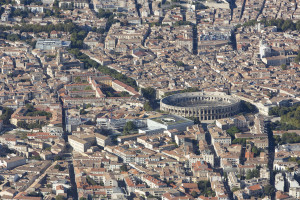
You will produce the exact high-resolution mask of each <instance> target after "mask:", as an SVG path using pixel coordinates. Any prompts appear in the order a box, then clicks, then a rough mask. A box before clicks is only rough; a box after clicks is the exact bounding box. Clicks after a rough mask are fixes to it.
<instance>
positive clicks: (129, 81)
mask: <svg viewBox="0 0 300 200" xmlns="http://www.w3.org/2000/svg"><path fill="white" fill-rule="evenodd" d="M69 52H70V53H72V54H74V55H75V56H76V58H78V59H79V60H80V61H82V62H84V65H85V68H96V69H98V70H99V71H100V72H102V73H103V74H107V75H110V76H111V77H113V78H115V79H117V80H119V81H121V82H123V83H125V84H127V85H129V86H131V87H133V88H135V89H136V90H137V89H138V87H137V84H136V82H135V80H134V79H132V78H129V77H127V76H125V75H123V74H121V73H119V72H117V71H116V70H114V69H110V68H108V67H107V66H103V65H100V64H99V63H97V62H96V61H94V60H92V59H90V58H89V57H88V56H87V55H85V54H83V53H82V52H81V51H80V50H79V49H78V48H75V49H69Z"/></svg>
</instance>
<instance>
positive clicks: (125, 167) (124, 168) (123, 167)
mask: <svg viewBox="0 0 300 200" xmlns="http://www.w3.org/2000/svg"><path fill="white" fill-rule="evenodd" d="M120 171H121V172H127V171H128V169H127V165H126V164H123V165H122V166H121V167H120Z"/></svg>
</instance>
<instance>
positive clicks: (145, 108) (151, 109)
mask: <svg viewBox="0 0 300 200" xmlns="http://www.w3.org/2000/svg"><path fill="white" fill-rule="evenodd" d="M144 110H145V111H153V108H152V106H151V103H150V102H149V101H146V102H145V103H144Z"/></svg>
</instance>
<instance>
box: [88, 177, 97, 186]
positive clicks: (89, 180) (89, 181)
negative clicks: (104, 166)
mask: <svg viewBox="0 0 300 200" xmlns="http://www.w3.org/2000/svg"><path fill="white" fill-rule="evenodd" d="M86 181H87V182H88V184H90V185H97V183H96V181H94V179H92V178H91V177H89V176H86Z"/></svg>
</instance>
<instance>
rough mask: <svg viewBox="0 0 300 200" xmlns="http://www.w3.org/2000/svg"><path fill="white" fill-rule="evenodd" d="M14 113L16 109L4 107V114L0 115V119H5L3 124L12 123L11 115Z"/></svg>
mask: <svg viewBox="0 0 300 200" xmlns="http://www.w3.org/2000/svg"><path fill="white" fill-rule="evenodd" d="M13 113H14V110H13V109H11V108H6V107H4V108H3V109H2V115H1V116H0V119H1V120H3V124H5V125H8V124H10V121H9V120H10V118H11V115H12V114H13Z"/></svg>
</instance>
